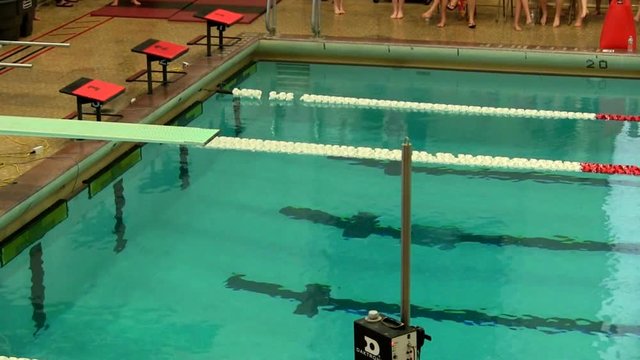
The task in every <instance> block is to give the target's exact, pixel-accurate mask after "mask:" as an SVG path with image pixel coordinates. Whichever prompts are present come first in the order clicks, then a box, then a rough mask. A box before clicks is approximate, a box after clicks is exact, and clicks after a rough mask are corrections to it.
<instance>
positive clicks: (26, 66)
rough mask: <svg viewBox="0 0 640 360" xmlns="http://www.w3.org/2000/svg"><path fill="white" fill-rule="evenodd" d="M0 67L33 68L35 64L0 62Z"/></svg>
mask: <svg viewBox="0 0 640 360" xmlns="http://www.w3.org/2000/svg"><path fill="white" fill-rule="evenodd" d="M0 67H14V68H32V67H33V64H17V63H0Z"/></svg>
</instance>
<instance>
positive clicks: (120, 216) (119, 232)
mask: <svg viewBox="0 0 640 360" xmlns="http://www.w3.org/2000/svg"><path fill="white" fill-rule="evenodd" d="M113 198H114V201H115V204H116V214H115V216H114V218H115V219H116V223H115V225H114V227H113V233H114V234H116V245H115V247H114V248H113V251H115V252H116V253H119V252H121V251H122V250H124V248H125V247H126V246H127V239H125V238H124V235H125V231H126V230H127V226H126V225H125V224H124V213H123V209H124V205H125V204H126V200H125V198H124V185H123V183H122V179H120V180H118V181H117V182H116V183H115V184H113Z"/></svg>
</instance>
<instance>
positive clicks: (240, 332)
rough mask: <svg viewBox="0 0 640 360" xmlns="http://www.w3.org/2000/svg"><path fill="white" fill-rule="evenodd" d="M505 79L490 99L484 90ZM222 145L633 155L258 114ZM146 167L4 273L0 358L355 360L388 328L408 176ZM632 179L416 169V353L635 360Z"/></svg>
mask: <svg viewBox="0 0 640 360" xmlns="http://www.w3.org/2000/svg"><path fill="white" fill-rule="evenodd" d="M252 72H254V73H253V74H252V75H251V76H249V77H248V78H245V79H241V81H240V83H238V84H237V86H238V87H242V88H254V89H262V90H263V91H265V92H268V91H270V90H275V91H293V92H295V93H296V94H297V95H301V94H303V93H310V94H311V93H313V94H331V95H339V96H354V97H366V98H376V99H404V100H409V101H422V102H434V103H453V104H468V105H484V106H504V107H522V108H538V109H553V110H567V111H588V112H616V113H630V114H633V113H637V112H640V111H638V110H639V106H638V99H637V97H634V96H633V95H632V94H633V88H634V86H633V85H634V83H633V82H631V81H627V80H616V79H595V78H576V77H573V78H566V77H543V76H525V75H504V74H502V75H499V74H488V73H472V72H449V71H426V70H415V69H385V68H371V67H351V66H335V65H308V64H286V63H270V62H264V63H262V62H261V63H258V64H256V65H255V68H252ZM497 84H500V87H498V86H497ZM204 110H205V111H204V113H203V114H202V115H201V116H200V117H198V118H197V119H196V120H194V121H193V122H192V123H191V124H190V126H199V127H214V128H221V129H222V130H223V134H224V135H225V136H241V137H246V138H264V139H276V140H289V141H305V142H319V143H330V144H349V145H358V146H372V147H387V148H398V147H399V146H400V144H401V142H402V140H403V139H404V137H405V136H409V137H410V138H411V141H412V144H413V145H414V147H415V148H416V149H418V150H427V151H430V152H437V151H446V152H454V153H458V152H459V153H469V154H474V155H477V154H485V155H501V156H512V157H515V156H519V157H520V156H521V157H534V158H546V159H566V160H574V161H593V162H614V163H637V162H638V156H637V155H635V153H636V151H635V150H634V149H637V146H638V144H639V143H640V141H639V140H638V135H639V133H638V128H637V127H636V126H635V124H630V123H622V122H603V121H576V120H566V119H553V120H552V119H545V120H542V119H517V118H504V117H501V118H491V117H487V116H468V115H467V116H462V115H452V114H438V113H409V112H399V111H398V112H396V111H389V110H385V111H383V110H363V109H346V108H315V107H306V106H301V105H300V104H298V103H297V102H294V104H292V105H275V104H273V103H270V102H269V101H266V100H263V101H262V103H261V104H254V103H251V102H247V101H244V100H241V101H239V102H238V101H235V102H234V100H233V98H232V97H231V96H230V95H215V96H213V97H212V98H210V100H209V101H207V102H206V103H205V104H204ZM142 151H143V160H142V161H141V162H140V163H138V164H137V165H135V166H134V167H133V168H132V169H131V170H130V171H128V172H127V173H126V174H125V175H124V176H122V177H121V178H120V179H118V180H117V181H116V182H114V183H113V184H112V185H111V186H110V187H108V188H107V189H105V190H104V191H102V192H101V193H99V194H97V195H96V196H95V197H93V198H91V199H89V198H88V197H87V196H86V195H84V194H81V195H80V196H78V197H76V198H75V199H73V200H72V201H71V202H70V204H69V208H70V210H69V211H70V213H69V218H68V220H66V221H65V222H63V223H62V224H60V225H58V226H57V227H56V228H54V229H53V230H52V231H50V232H49V233H48V234H47V235H46V236H45V237H44V238H43V239H42V241H40V242H39V243H37V244H36V245H34V246H33V247H31V248H30V249H29V250H27V251H25V252H23V253H22V254H21V255H20V256H19V257H17V258H16V259H15V260H13V261H12V262H11V263H10V264H8V265H7V266H5V267H4V268H2V269H0V309H2V315H1V316H0V354H7V355H14V356H28V357H35V358H38V359H123V358H124V359H352V358H353V356H354V355H353V321H354V320H356V319H358V318H359V317H361V316H363V315H364V314H365V313H366V310H368V309H370V308H373V307H376V308H377V309H378V310H380V311H382V312H384V313H387V314H390V315H392V316H398V314H397V313H398V306H397V304H399V302H400V272H399V269H400V248H399V239H398V238H399V224H400V218H399V216H400V210H399V204H400V195H399V194H400V177H399V165H398V164H397V163H389V162H384V161H375V160H355V159H338V158H329V157H310V156H301V155H286V154H265V153H253V152H242V151H220V150H207V149H197V148H188V149H187V148H184V147H176V146H168V145H147V146H145V147H144V148H143V149H142ZM639 208H640V181H638V180H635V179H633V178H629V177H624V176H597V175H593V176H592V175H587V174H569V173H560V174H548V173H534V172H517V171H499V170H497V169H478V168H462V167H458V168H448V167H437V166H426V165H414V168H413V218H412V221H413V229H412V234H413V247H412V259H413V262H412V294H411V295H412V297H411V300H412V304H413V309H412V315H413V316H412V323H413V324H414V325H419V326H422V327H424V328H425V329H426V330H427V332H428V333H429V334H431V335H432V336H433V342H431V343H427V344H426V345H425V347H424V348H423V359H425V358H433V359H452V360H453V359H456V360H458V359H634V358H640V320H638V319H639V315H640V305H639V303H638V301H637V298H638V296H639V295H640V287H639V286H638V284H640V281H639V280H640V271H639V270H640V263H639V262H638V260H639V259H640V240H638V238H637V233H638V230H639V227H640V225H639V224H640V221H639V220H640V219H639V216H640V215H639V214H640V212H639V211H638V210H639Z"/></svg>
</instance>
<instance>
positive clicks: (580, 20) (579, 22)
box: [573, 9, 589, 27]
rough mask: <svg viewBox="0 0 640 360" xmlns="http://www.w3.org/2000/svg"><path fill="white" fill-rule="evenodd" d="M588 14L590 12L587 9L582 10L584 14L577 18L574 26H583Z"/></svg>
mask: <svg viewBox="0 0 640 360" xmlns="http://www.w3.org/2000/svg"><path fill="white" fill-rule="evenodd" d="M587 15H589V12H588V11H587V10H586V9H585V10H584V11H582V15H581V16H580V17H579V18H577V19H576V22H575V24H573V26H575V27H580V26H582V22H583V21H584V19H585V18H586V17H587Z"/></svg>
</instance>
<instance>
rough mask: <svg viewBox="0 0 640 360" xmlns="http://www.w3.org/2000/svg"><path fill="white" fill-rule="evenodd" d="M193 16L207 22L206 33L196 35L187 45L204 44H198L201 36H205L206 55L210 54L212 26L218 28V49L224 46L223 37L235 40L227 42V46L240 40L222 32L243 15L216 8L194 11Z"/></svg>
mask: <svg viewBox="0 0 640 360" xmlns="http://www.w3.org/2000/svg"><path fill="white" fill-rule="evenodd" d="M193 16H195V17H197V18H199V19H204V20H205V21H206V22H207V35H201V36H198V37H197V38H195V39H193V40H191V41H189V42H188V43H187V44H188V45H205V44H200V43H199V42H200V40H202V39H203V38H207V43H206V45H207V56H211V28H212V27H216V28H217V29H218V49H220V51H222V48H223V47H224V39H231V40H235V41H232V42H229V43H227V45H228V46H231V45H233V44H235V43H237V42H238V41H240V38H239V37H229V36H223V34H224V32H225V30H227V28H228V27H230V26H231V25H233V24H235V23H237V22H239V21H240V20H242V18H243V17H244V15H242V14H238V13H234V12H231V11H227V10H222V9H217V10H214V11H210V10H205V11H200V12H197V13H195V14H194V15H193Z"/></svg>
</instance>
